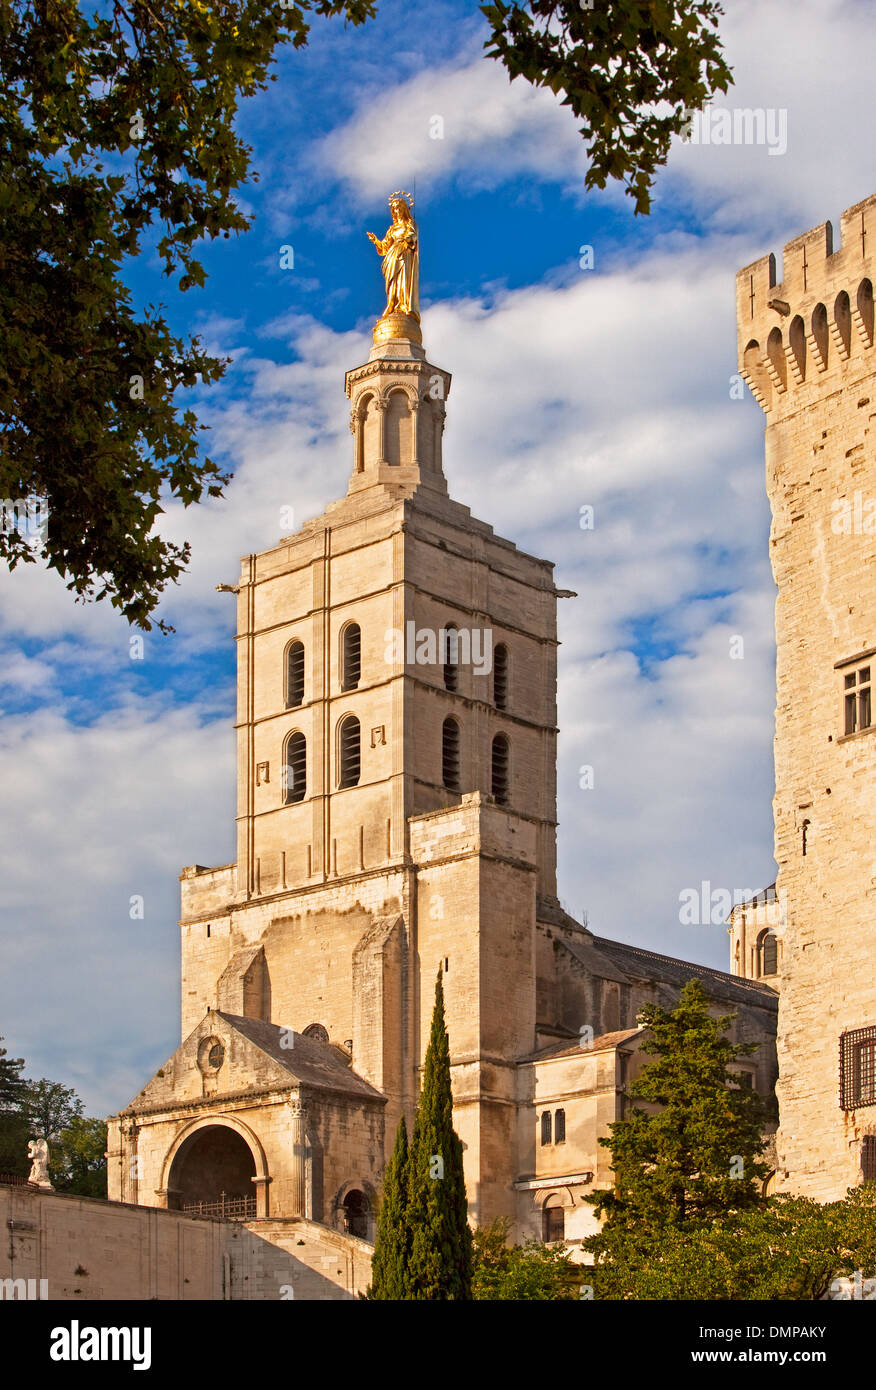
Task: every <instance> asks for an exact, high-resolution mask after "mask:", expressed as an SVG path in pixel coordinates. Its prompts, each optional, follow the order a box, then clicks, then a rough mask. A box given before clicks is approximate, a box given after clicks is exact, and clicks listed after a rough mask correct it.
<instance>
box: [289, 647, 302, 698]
mask: <svg viewBox="0 0 876 1390" xmlns="http://www.w3.org/2000/svg"><path fill="white" fill-rule="evenodd" d="M303 703H304V643H303V642H290V643H289V646H288V647H287V648H286V707H287V709H294V708H295V707H296V705H300V704H303Z"/></svg>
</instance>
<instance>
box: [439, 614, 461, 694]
mask: <svg viewBox="0 0 876 1390" xmlns="http://www.w3.org/2000/svg"><path fill="white" fill-rule="evenodd" d="M443 639H444V689H445V690H453V691H456V690H458V689H459V630H458V628H457V627H456V626H455V625H454V624H453V623H448V625H447V627H445V628H444V629H443Z"/></svg>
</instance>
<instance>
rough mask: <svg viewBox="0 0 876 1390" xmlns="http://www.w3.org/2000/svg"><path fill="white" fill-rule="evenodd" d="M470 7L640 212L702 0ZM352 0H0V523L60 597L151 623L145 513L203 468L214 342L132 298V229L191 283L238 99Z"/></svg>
mask: <svg viewBox="0 0 876 1390" xmlns="http://www.w3.org/2000/svg"><path fill="white" fill-rule="evenodd" d="M481 8H482V10H483V13H484V14H485V16H486V17H487V19H488V21H489V24H490V38H489V40H488V43H487V52H488V54H489V55H491V56H492V57H494V58H496V59H498V60H499V61H500V62H502V63H503V64H504V65H505V67H506V69H507V71H508V73H509V75H510V77H511V78H512V79H513V78H515V77H518V76H522V77H523V78H524V79H525V80H527V81H529V82H532V83H534V84H536V85H539V86H546V87H548V88H550V90H551V91H553V92H554V93H556V94H557V95H558V96H561V97H562V100H563V102H564V104H566V105H568V106H570V107H571V110H572V112H573V113H574V115H575V116H576V117H577V118H579V119H581V121H582V123H583V124H582V126H581V130H582V134H583V135H584V136H585V138H586V139H587V140H588V141H589V146H588V149H589V155H590V160H591V167H590V170H589V173H588V176H587V180H588V183H589V184H590V185H592V186H597V187H600V188H601V187H604V186H605V184H606V182H607V180H608V179H609V178H614V179H619V180H621V181H622V182H623V183H624V184H625V186H626V189H627V192H629V193H630V194H632V196H633V197H634V198H635V201H636V209H637V211H647V210H648V207H649V189H650V183H651V179H652V177H653V174H654V171H655V169H656V168H657V167H658V166H659V165H660V164H662V163H664V162H665V159H666V154H667V151H668V148H669V142H670V140H671V137H672V135H673V134H674V133H677V132H678V131H679V130H682V129H683V127H684V121H685V119H686V115H685V113H686V112H687V110H688V109H691V110H693V109H695V108H699V107H701V106H702V105H703V103H704V102H705V101H706V100H707V99H708V98H709V97H710V96H711V95H712V93H713V92H714V91H715V90H717V89H720V90H726V88H727V84H728V82H729V80H730V73H729V69H728V68H727V67H726V65H725V63H724V62H723V59H722V58H721V49H720V44H719V40H718V37H717V33H716V31H715V26H716V24H717V17H718V15H719V14H720V12H721V11H720V8H719V6H718V5H717V4H715V3H713V0H661V3H659V4H655V3H648V2H647V0H613V2H612V3H600V4H598V5H596V6H595V7H594V8H593V9H587V8H586V7H584V6H582V5H581V4H580V3H579V0H525V3H512V4H507V3H502V2H501V0H500V3H496V4H490V5H484V6H482V7H481ZM374 13H375V0H279V2H278V3H268V4H266V3H263V0H209V3H206V2H205V0H95V3H88V4H85V3H79V0H0V76H2V82H0V129H2V131H3V137H4V138H3V141H2V142H0V228H2V230H0V341H2V344H3V351H2V359H0V498H2V497H6V498H10V499H19V498H20V499H28V498H30V499H38V507H37V505H36V504H35V503H32V505H31V509H30V512H29V513H26V515H25V518H24V519H22V521H21V524H19V525H18V526H17V527H16V526H10V525H8V524H7V525H6V526H4V527H0V559H4V560H5V561H6V563H7V565H8V566H9V567H10V568H14V567H16V566H17V565H19V564H22V563H26V562H30V561H34V560H35V559H36V558H37V556H41V557H42V558H43V560H44V562H45V563H46V564H47V565H48V566H49V567H50V568H52V569H54V570H56V571H57V572H58V573H59V574H60V575H61V576H62V578H63V579H64V581H65V583H66V584H67V587H68V588H69V589H70V590H71V591H72V592H73V593H74V594H75V595H76V597H77V598H80V599H86V598H97V599H103V598H108V599H109V601H110V602H111V603H112V604H113V605H115V606H116V607H117V608H118V609H120V611H121V612H122V613H123V614H124V616H125V617H126V618H127V619H128V620H129V621H130V622H132V623H136V624H138V625H139V626H141V627H143V628H147V629H148V628H149V627H151V615H152V614H153V611H154V609H155V607H156V606H157V604H158V602H159V600H160V597H161V594H162V592H163V590H164V589H165V588H166V586H167V585H168V584H169V583H171V582H174V581H176V580H177V579H178V577H179V575H180V574H181V572H182V571H183V569H184V568H185V566H186V564H187V563H188V560H189V556H190V547H189V545H188V544H187V543H184V544H182V545H176V544H174V543H173V542H171V541H168V540H165V539H162V538H161V537H160V536H159V535H157V534H156V532H155V525H156V522H157V520H158V518H159V516H160V514H161V512H162V510H163V507H164V505H165V504H166V501H167V499H168V498H172V499H175V500H176V501H179V502H182V503H183V504H184V505H185V506H190V505H192V504H195V503H198V502H200V501H201V500H202V499H203V498H204V497H216V496H218V495H220V494H221V491H222V488H223V486H224V484H225V482H226V481H227V478H226V475H225V474H223V473H222V472H221V471H220V470H219V468H218V466H217V465H216V464H215V463H214V462H213V461H212V460H211V459H209V458H208V457H202V456H201V451H200V448H199V432H200V431H201V430H203V429H204V428H205V426H203V425H200V424H199V423H198V420H197V417H196V415H195V413H194V412H193V411H192V410H191V409H186V408H184V405H183V404H182V402H181V401H180V400H179V397H180V394H181V393H184V392H185V391H187V390H189V389H191V388H192V387H194V386H195V385H197V384H198V383H199V382H201V383H212V382H215V381H217V380H219V378H220V377H221V376H222V374H223V372H224V371H225V369H226V366H227V359H220V358H216V357H213V356H210V355H209V354H208V353H207V352H206V351H205V350H204V348H203V345H202V344H201V342H200V340H199V339H198V338H197V337H190V338H181V337H177V336H174V334H172V333H171V331H170V329H169V327H168V324H167V320H166V318H165V316H164V312H163V306H158V307H155V306H153V305H150V306H149V307H148V308H147V309H146V310H145V311H144V312H143V313H138V312H137V311H136V310H135V308H134V307H133V305H132V302H131V292H130V288H129V285H128V283H127V280H126V268H127V264H128V262H129V258H132V257H136V256H138V255H139V254H140V253H141V252H143V251H144V250H150V249H151V248H152V246H153V244H155V248H156V250H157V254H158V257H159V259H160V263H161V265H162V268H163V271H164V274H165V275H167V276H175V277H177V283H178V287H179V289H180V290H181V291H186V290H188V289H190V288H191V287H193V286H202V285H203V284H204V282H205V271H204V267H203V265H202V263H201V262H200V261H199V260H198V258H197V257H198V248H199V245H200V244H201V243H203V241H204V240H205V239H209V240H214V239H216V238H217V237H224V238H228V237H230V236H231V235H232V233H233V234H235V235H237V234H238V233H240V232H242V231H245V230H246V229H247V228H248V227H249V226H250V224H251V220H252V219H251V218H249V217H248V216H247V215H246V214H245V213H244V212H243V211H242V210H241V208H240V206H239V205H238V203H237V201H236V200H235V194H236V192H237V190H238V189H239V188H240V186H241V185H242V184H243V183H245V181H246V180H247V178H248V177H255V175H254V174H252V173H251V170H250V154H251V151H250V149H249V147H248V146H247V145H246V144H245V143H244V142H243V141H242V139H241V138H240V135H239V134H238V133H237V131H236V129H235V119H236V116H237V111H238V106H239V103H240V102H241V101H242V100H243V99H244V98H246V97H249V96H252V95H253V94H254V93H256V92H258V91H260V90H262V89H264V88H265V87H266V86H267V82H268V81H269V80H270V81H273V80H275V76H276V75H275V74H273V73H271V72H270V68H271V65H272V62H273V59H274V57H275V53H276V50H277V48H278V47H279V46H281V45H284V44H292V45H293V46H294V47H295V48H296V49H300V48H302V47H304V46H305V45H306V43H307V41H308V34H309V21H310V20H311V19H312V18H313V17H314V16H320V17H324V18H327V17H342V18H343V19H344V20H345V21H348V22H350V23H352V24H354V25H359V24H362V23H364V22H365V21H366V20H367V19H369V18H371V17H372V16H373V15H374ZM31 530H32V531H33V534H31ZM158 625H159V627H161V628H162V629H165V630H166V625H165V624H164V623H159V624H158Z"/></svg>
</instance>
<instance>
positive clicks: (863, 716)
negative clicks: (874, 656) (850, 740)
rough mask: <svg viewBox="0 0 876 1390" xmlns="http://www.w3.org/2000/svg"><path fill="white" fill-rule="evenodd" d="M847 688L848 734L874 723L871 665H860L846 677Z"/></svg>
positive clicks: (846, 725)
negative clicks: (871, 696)
mask: <svg viewBox="0 0 876 1390" xmlns="http://www.w3.org/2000/svg"><path fill="white" fill-rule="evenodd" d="M844 682H845V685H844V689H845V715H846V722H845V731H846V733H847V734H857V733H860V732H861V730H862V729H869V728H870V725H871V724H872V722H873V721H872V708H871V704H870V667H869V665H867V666H859V667H858V669H857V671H850V672H849V674H848V675H847V676H845V677H844Z"/></svg>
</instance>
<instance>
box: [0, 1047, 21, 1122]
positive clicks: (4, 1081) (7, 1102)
mask: <svg viewBox="0 0 876 1390" xmlns="http://www.w3.org/2000/svg"><path fill="white" fill-rule="evenodd" d="M2 1042H3V1039H2V1038H0V1043H2ZM23 1067H24V1058H23V1057H10V1056H9V1055H8V1053H7V1051H6V1048H5V1047H0V1112H2V1111H16V1110H18V1109H20V1107H21V1102H22V1100H23V1098H24V1093H25V1090H26V1087H27V1082H26V1081H25V1079H24V1077H23V1076H22V1075H21V1072H22V1068H23Z"/></svg>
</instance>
